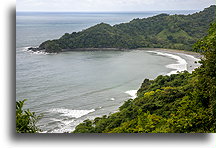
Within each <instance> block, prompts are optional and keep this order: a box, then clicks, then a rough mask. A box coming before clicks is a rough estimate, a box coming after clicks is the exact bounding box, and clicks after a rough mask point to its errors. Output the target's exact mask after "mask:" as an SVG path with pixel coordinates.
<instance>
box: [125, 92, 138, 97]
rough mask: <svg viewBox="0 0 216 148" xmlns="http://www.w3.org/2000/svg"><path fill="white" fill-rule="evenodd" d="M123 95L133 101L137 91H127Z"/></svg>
mask: <svg viewBox="0 0 216 148" xmlns="http://www.w3.org/2000/svg"><path fill="white" fill-rule="evenodd" d="M125 93H126V94H128V95H130V96H131V97H130V98H131V99H135V98H136V97H137V90H128V91H126V92H125Z"/></svg>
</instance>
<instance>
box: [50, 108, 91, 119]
mask: <svg viewBox="0 0 216 148" xmlns="http://www.w3.org/2000/svg"><path fill="white" fill-rule="evenodd" d="M94 111H95V109H91V110H71V109H64V108H54V109H51V110H49V112H52V113H60V114H61V115H60V116H66V117H70V118H80V117H82V116H84V115H87V114H89V113H91V112H94Z"/></svg>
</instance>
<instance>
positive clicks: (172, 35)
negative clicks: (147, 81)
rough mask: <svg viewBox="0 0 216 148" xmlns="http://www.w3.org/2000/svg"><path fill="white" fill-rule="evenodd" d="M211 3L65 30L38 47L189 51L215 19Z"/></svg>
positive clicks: (48, 50) (52, 50)
mask: <svg viewBox="0 0 216 148" xmlns="http://www.w3.org/2000/svg"><path fill="white" fill-rule="evenodd" d="M215 9H216V6H215V5H212V6H210V7H209V8H206V9H204V10H203V11H201V12H198V13H194V14H191V15H168V14H160V15H156V16H153V17H149V18H143V19H134V20H132V21H130V22H128V23H122V24H118V25H114V26H111V25H109V24H105V23H100V24H98V25H95V26H93V27H90V28H88V29H86V30H83V31H80V32H73V33H71V34H69V33H65V34H64V35H63V36H62V37H61V38H60V39H56V40H49V41H45V42H43V43H42V44H41V45H40V46H39V48H29V49H30V50H33V51H37V50H45V51H46V52H61V51H63V50H64V49H67V50H73V49H75V48H126V49H135V48H145V47H149V48H154V47H156V48H175V49H184V50H191V46H192V45H193V44H194V43H195V42H196V41H197V40H198V39H199V38H202V37H204V36H205V35H206V32H207V30H208V26H209V24H210V23H211V22H213V21H214V19H215Z"/></svg>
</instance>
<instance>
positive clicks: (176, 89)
mask: <svg viewBox="0 0 216 148" xmlns="http://www.w3.org/2000/svg"><path fill="white" fill-rule="evenodd" d="M215 28H216V23H213V24H212V25H211V27H210V29H209V33H208V35H207V36H206V37H204V38H203V39H201V40H199V41H198V42H197V43H196V44H195V45H194V50H197V51H201V53H202V54H203V55H204V58H203V59H202V60H201V62H200V63H201V64H202V65H201V66H200V67H199V68H197V69H196V70H195V71H194V72H193V73H192V74H191V73H188V72H187V71H184V72H181V73H179V74H173V75H170V76H162V75H160V76H158V77H157V78H156V79H154V80H149V79H145V80H144V81H143V83H142V85H141V87H140V89H139V90H138V92H137V98H135V99H134V100H132V99H130V100H128V101H125V103H124V104H123V105H122V106H121V107H120V108H119V112H116V113H114V114H111V115H109V116H103V117H102V118H100V117H98V118H95V119H94V121H90V120H88V122H84V123H81V124H80V125H78V126H77V127H76V129H75V130H74V133H82V132H87V133H88V132H91V133H209V132H216V127H215V121H216V120H215V117H216V103H215V102H216V101H215V100H216V99H215V90H216V81H215V69H216V61H215V59H216V57H215V55H216V51H215V49H216V46H215V45H216V29H215Z"/></svg>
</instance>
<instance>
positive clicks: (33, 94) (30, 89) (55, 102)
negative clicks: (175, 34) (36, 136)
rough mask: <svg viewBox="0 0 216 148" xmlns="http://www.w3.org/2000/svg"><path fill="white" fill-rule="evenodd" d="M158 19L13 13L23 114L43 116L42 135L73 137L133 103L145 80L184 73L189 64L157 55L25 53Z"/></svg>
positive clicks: (18, 93)
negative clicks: (96, 28)
mask: <svg viewBox="0 0 216 148" xmlns="http://www.w3.org/2000/svg"><path fill="white" fill-rule="evenodd" d="M158 13H160V12H140V13H137V12H136V13H135V12H134V13H132V12H127V13H126V12H124V13H57V12H55V13H53V12H52V13H48V12H46V13H42V12H40V13H36V12H17V17H16V99H17V100H23V99H27V100H28V101H27V102H26V105H25V108H29V109H30V110H31V111H34V112H36V113H37V114H40V113H42V114H43V118H42V119H41V120H40V121H39V122H38V124H37V126H38V127H39V128H41V129H42V130H43V132H49V133H55V132H56V133H63V132H71V131H72V130H74V128H75V126H76V125H77V124H79V123H80V122H82V121H83V120H85V119H93V118H95V117H97V116H102V115H108V114H110V113H113V112H116V111H117V110H118V107H119V106H120V105H122V104H123V102H124V101H126V100H127V99H129V98H132V99H134V98H135V97H136V91H137V90H138V89H139V87H140V86H141V84H142V82H143V80H144V79H145V78H148V79H154V78H155V77H157V76H158V75H165V74H172V73H175V72H176V71H177V70H180V71H181V70H186V69H187V68H186V65H187V62H186V61H185V60H184V59H182V58H181V57H179V56H176V55H172V54H168V53H160V52H155V51H154V52H148V51H141V50H133V51H88V52H78V51H76V52H64V53H59V54H46V53H33V52H28V51H27V47H29V46H38V45H39V44H40V43H41V42H43V41H45V40H48V39H56V38H59V37H60V36H62V35H63V34H64V33H66V32H68V33H71V32H74V31H81V30H83V29H86V28H88V27H90V26H92V25H95V24H98V23H101V22H104V23H109V24H111V25H114V24H118V23H123V22H128V21H130V20H132V19H133V18H145V17H149V16H153V15H156V14H158ZM168 13H170V14H175V13H185V14H186V13H189V12H188V11H187V12H168ZM191 58H193V57H191Z"/></svg>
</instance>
